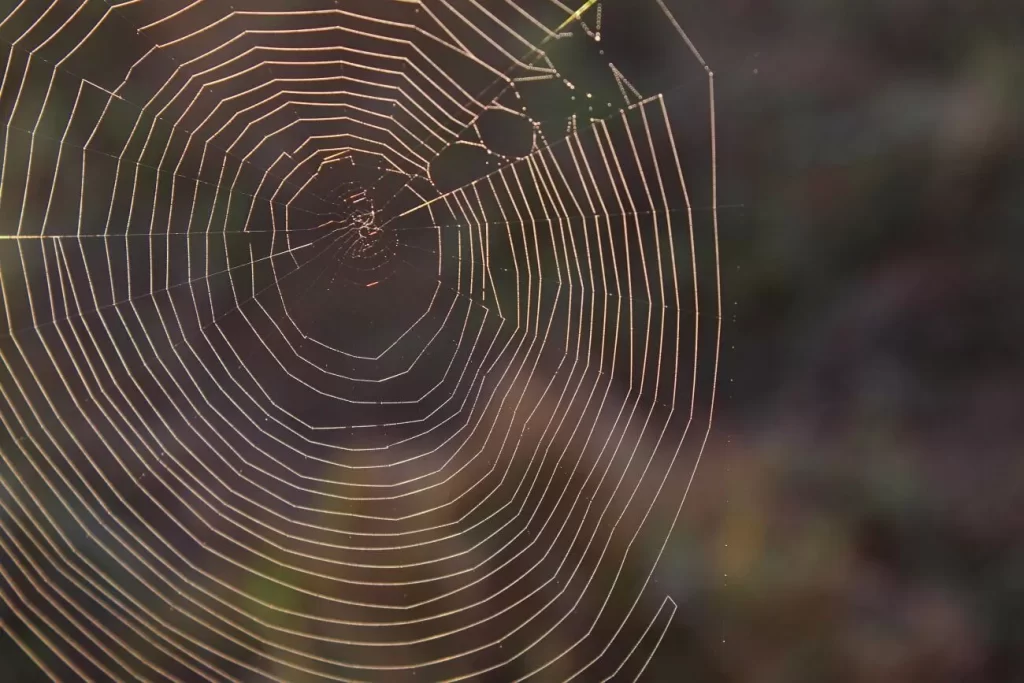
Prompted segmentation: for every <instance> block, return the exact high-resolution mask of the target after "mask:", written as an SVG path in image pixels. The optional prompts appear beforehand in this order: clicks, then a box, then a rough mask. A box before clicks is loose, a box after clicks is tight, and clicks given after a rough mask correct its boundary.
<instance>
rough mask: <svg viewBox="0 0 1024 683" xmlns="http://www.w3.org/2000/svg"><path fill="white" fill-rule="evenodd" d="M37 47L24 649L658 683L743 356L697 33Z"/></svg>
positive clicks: (455, 676)
mask: <svg viewBox="0 0 1024 683" xmlns="http://www.w3.org/2000/svg"><path fill="white" fill-rule="evenodd" d="M641 21H646V22H647V23H646V24H643V25H644V26H646V27H647V30H650V31H651V32H652V33H651V35H650V36H649V37H650V40H651V42H652V43H656V44H658V45H661V46H669V47H662V48H659V49H661V50H663V51H662V52H660V53H658V54H657V55H655V57H656V59H658V60H661V61H662V62H663V65H667V67H665V68H661V69H655V70H653V71H652V70H647V69H644V68H641V66H640V65H639V63H635V62H636V60H634V59H633V58H632V56H631V53H630V47H629V46H630V43H629V39H628V37H629V34H628V32H629V31H630V30H634V31H635V30H637V29H635V28H634V29H630V28H629V25H630V24H631V23H633V22H641ZM633 40H634V41H635V40H636V38H635V35H634V37H633ZM0 46H2V50H3V51H4V56H3V61H4V71H3V76H2V81H0V111H2V114H0V116H2V121H3V123H4V126H3V140H2V144H3V156H2V168H0V218H2V225H0V303H2V307H3V321H4V323H3V324H4V325H5V329H4V330H3V331H2V335H0V355H2V357H3V369H2V371H0V420H2V421H3V425H4V431H5V432H6V435H5V437H4V439H3V442H2V444H0V456H2V466H0V485H2V487H3V489H2V491H0V557H2V558H3V561H2V563H0V573H2V578H0V601H2V604H3V608H4V611H3V616H2V622H0V627H2V630H3V631H4V632H5V633H6V634H7V635H8V636H9V637H10V638H12V639H13V640H15V642H17V643H18V644H19V645H20V646H21V647H22V648H23V649H24V650H25V652H26V653H27V654H28V656H29V657H31V659H32V660H33V661H34V662H35V663H36V664H37V665H38V666H39V668H40V670H41V671H42V672H44V673H46V674H47V675H49V676H51V677H53V678H55V679H69V680H78V679H81V680H178V681H189V680H211V681H220V680H275V681H296V680H303V681H305V680H310V681H313V680H336V681H356V680H359V681H362V680H386V681H396V680H523V679H527V678H532V679H535V680H571V679H575V678H579V679H582V680H591V679H598V680H600V679H609V678H620V677H621V678H626V679H633V678H637V677H640V676H641V675H642V673H643V671H644V667H645V666H646V665H647V663H648V662H649V661H650V659H651V657H652V656H653V655H654V653H655V650H656V649H657V647H658V644H659V643H660V642H661V641H662V638H663V637H664V635H665V633H666V632H667V629H668V628H669V626H670V624H671V622H672V616H673V614H674V613H675V611H676V609H677V605H676V602H675V601H674V600H673V598H672V597H671V596H670V595H669V594H668V593H667V592H666V590H665V589H664V588H661V587H659V585H658V583H657V581H656V580H652V577H654V576H655V569H656V567H657V566H658V561H659V559H660V558H661V557H662V555H663V552H664V550H665V547H666V543H667V542H668V539H669V534H670V532H671V530H672V527H673V525H674V524H675V521H676V518H677V516H678V514H679V510H680V507H681V506H682V504H683V501H684V500H685V496H686V491H687V490H688V488H689V485H690V483H691V482H692V480H693V474H694V473H695V471H696V467H697V463H698V462H699V458H700V454H701V452H702V450H703V446H704V443H705V441H706V438H707V433H708V431H709V430H710V425H711V415H712V410H711V408H712V405H713V400H714V385H715V377H716V373H717V354H718V346H719V333H720V325H719V321H720V319H721V316H720V299H719V279H718V253H717V211H716V205H717V198H716V194H715V193H716V189H715V175H716V168H715V129H714V121H715V118H714V81H713V75H712V72H711V70H710V69H709V68H708V66H707V65H706V64H705V62H704V60H703V59H702V58H701V56H700V54H699V52H698V51H697V49H696V47H694V45H693V43H692V42H691V41H690V39H689V37H688V36H687V34H686V32H685V31H684V29H683V27H682V25H681V23H680V21H679V20H678V19H677V17H676V14H675V13H674V12H673V9H672V8H670V7H669V6H668V5H666V3H665V2H664V1H663V0H652V2H643V3H641V2H623V3H616V2H593V1H590V2H587V3H585V4H583V6H582V7H570V6H567V5H564V4H563V3H561V2H559V1H558V0H535V1H527V2H515V3H513V2H511V1H510V0H488V1H486V2H485V1H484V0H436V1H433V0H422V1H415V0H337V1H330V0H300V1H296V0H237V1H235V2H231V3H229V2H226V1H225V2H221V1H216V0H160V1H159V2H157V1H156V0H127V1H124V2H114V1H113V0H108V1H101V0H85V1H80V0H53V1H49V0H21V1H20V2H17V3H16V4H13V5H12V6H10V7H8V9H6V10H3V14H0ZM659 78H666V79H667V82H663V83H660V84H659V83H657V82H656V81H657V79H659ZM698 82H699V83H701V84H702V85H701V87H700V88H695V87H694V86H693V84H694V83H698ZM680 83H687V84H689V88H688V89H687V88H683V87H682V86H680ZM694 92H698V93H701V96H699V97H694ZM694 121H699V122H700V125H699V126H695V125H694V123H693V122H694ZM681 122H684V123H681ZM695 127H696V128H698V129H699V130H701V131H702V132H701V134H700V135H699V136H696V137H697V138H698V139H692V138H693V137H694V136H693V135H692V134H691V133H692V130H693V129H694V128H695ZM694 177H696V178H697V179H698V180H697V182H696V187H699V188H700V190H699V192H698V191H696V190H694V189H691V188H690V187H689V186H688V183H691V184H693V181H692V180H691V179H692V178H694ZM691 195H694V196H693V197H691ZM702 368H704V370H702ZM652 511H653V512H652Z"/></svg>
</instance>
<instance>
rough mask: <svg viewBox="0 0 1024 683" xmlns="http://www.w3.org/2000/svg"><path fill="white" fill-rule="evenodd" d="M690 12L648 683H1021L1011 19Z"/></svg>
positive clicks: (981, 12) (808, 4)
mask: <svg viewBox="0 0 1024 683" xmlns="http://www.w3.org/2000/svg"><path fill="white" fill-rule="evenodd" d="M623 1H624V2H628V0H623ZM609 4H610V3H609ZM698 4H703V5H706V6H703V7H697V6H683V5H680V6H678V8H676V9H675V10H674V11H676V13H677V16H678V18H679V19H680V21H681V23H683V24H684V25H685V26H686V27H687V30H688V31H689V33H690V35H691V37H692V38H693V39H694V42H695V43H697V45H698V47H699V48H700V50H701V52H702V54H703V56H704V58H705V59H706V60H707V62H708V63H709V65H710V66H711V68H712V69H713V70H714V72H715V75H716V81H715V82H716V93H717V102H716V106H717V114H718V144H719V147H718V151H719V181H718V182H719V203H720V206H721V209H720V213H719V217H720V239H721V255H722V282H723V304H724V311H723V322H724V327H723V346H722V363H721V367H720V375H719V392H718V401H717V405H716V413H715V417H714V428H713V430H712V433H711V440H710V442H709V444H708V446H707V449H706V451H705V453H704V456H703V460H702V462H701V465H700V469H699V471H698V473H697V477H696V480H695V483H694V485H693V488H692V490H691V491H690V494H689V497H688V499H687V502H686V505H685V507H684V509H683V513H682V515H681V516H680V518H679V522H678V524H677V525H676V527H675V531H674V532H673V535H672V537H671V539H670V542H669V544H668V546H667V549H666V554H665V556H664V557H663V560H662V563H661V565H660V568H659V574H658V581H659V585H661V586H663V587H664V588H665V592H667V594H669V595H670V596H672V598H673V600H674V601H675V602H676V604H677V605H678V609H677V611H676V612H675V615H674V617H673V619H672V621H671V623H670V624H669V626H668V630H667V632H666V635H665V638H664V640H663V641H662V643H661V646H660V648H659V649H658V650H657V652H656V653H655V655H654V657H653V659H652V660H651V662H650V665H649V666H648V667H647V669H646V671H645V673H644V676H645V680H654V681H695V682H698V681H699V682H707V683H732V682H736V683H740V682H743V683H747V682H753V683H776V682H779V683H781V682H787V683H788V682H793V683H801V682H804V681H806V682H811V681H849V682H851V683H862V682H863V683H868V682H883V683H886V682H892V683H897V682H905V681H928V682H932V683H941V682H944V681H949V682H953V681H992V682H993V683H995V682H999V681H1012V680H1024V545H1022V543H1021V539H1024V457H1022V456H1024V440H1022V438H1021V437H1022V423H1024V401H1022V400H1021V387H1022V382H1024V372H1022V370H1024V366H1022V364H1021V354H1020V347H1021V340H1022V335H1024V306H1022V301H1024V298H1022V294H1024V291H1022V290H1024V287H1022V285H1024V276H1022V268H1021V265H1020V257H1021V255H1022V254H1024V249H1022V248H1024V231H1022V229H1021V228H1022V227H1024V220H1022V219H1024V193H1022V192H1021V183H1022V180H1024V155H1022V148H1021V142H1022V130H1021V122H1022V121H1024V88H1022V84H1024V32H1022V29H1024V9H1022V8H1019V7H1018V8H1012V7H1011V4H1012V3H1009V2H998V1H996V0H975V1H974V2H969V3H967V2H951V1H940V2H935V1H932V2H927V1H925V0H886V1H881V0H864V1H861V2H833V1H830V0H789V1H785V2H764V1H761V0H717V1H716V2H709V3H698ZM675 7H676V6H675V5H674V8H675ZM635 31H636V32H635V34H634V36H633V37H634V39H635V41H636V43H637V46H638V47H637V49H638V50H641V49H642V45H643V42H644V39H645V35H646V34H645V33H644V32H643V27H642V25H639V24H638V26H637V27H636V28H635ZM638 60H639V58H638ZM640 61H642V60H640ZM659 70H660V71H659ZM675 71H676V67H675V65H673V64H671V63H662V64H653V65H651V71H650V73H649V74H648V76H649V78H650V80H651V82H670V83H671V82H676V81H677V80H678V78H673V74H674V72H675ZM693 84H696V85H693ZM702 85H703V82H697V80H693V81H692V83H691V86H692V87H694V88H695V90H694V92H700V90H699V86H702ZM708 208H709V207H708V206H704V207H703V209H704V210H705V212H706V210H707V209H708ZM687 475H688V472H687ZM680 476H681V477H682V475H680ZM675 483H676V484H678V485H685V477H682V479H681V480H680V481H678V482H675ZM672 512H674V510H672V511H661V514H663V515H666V516H667V515H670V514H671V513H672ZM5 619H6V620H9V619H10V615H7V616H5ZM2 647H3V650H2V651H0V659H2V660H3V662H4V664H3V672H2V673H0V680H10V681H27V680H35V677H36V676H37V675H38V672H37V671H36V668H35V666H34V665H33V664H32V663H31V662H30V661H29V660H28V659H27V658H26V657H25V656H24V655H23V654H21V651H20V650H19V649H18V648H16V647H14V646H13V644H12V643H11V641H10V640H7V639H5V641H4V642H3V645H2ZM581 656H582V655H581ZM551 675H552V676H556V675H555V674H554V673H552V674H551ZM495 680H499V679H495ZM552 680H556V678H552Z"/></svg>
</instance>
